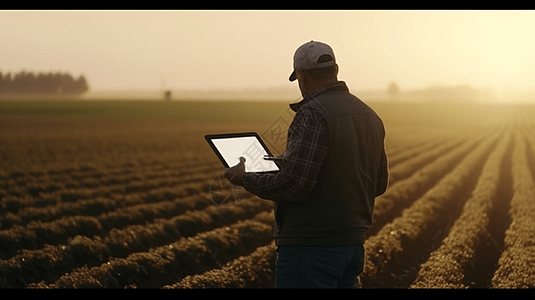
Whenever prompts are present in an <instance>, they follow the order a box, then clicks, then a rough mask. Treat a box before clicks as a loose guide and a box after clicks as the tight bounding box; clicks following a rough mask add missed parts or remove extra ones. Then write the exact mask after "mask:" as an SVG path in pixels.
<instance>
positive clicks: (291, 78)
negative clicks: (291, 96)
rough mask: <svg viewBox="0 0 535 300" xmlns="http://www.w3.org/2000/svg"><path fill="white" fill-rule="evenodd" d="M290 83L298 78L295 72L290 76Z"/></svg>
mask: <svg viewBox="0 0 535 300" xmlns="http://www.w3.org/2000/svg"><path fill="white" fill-rule="evenodd" d="M289 79H290V81H294V80H296V79H297V77H296V76H295V70H294V71H293V72H292V74H290V78H289Z"/></svg>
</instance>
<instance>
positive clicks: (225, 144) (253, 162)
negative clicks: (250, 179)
mask: <svg viewBox="0 0 535 300" xmlns="http://www.w3.org/2000/svg"><path fill="white" fill-rule="evenodd" d="M207 140H208V141H209V142H211V143H212V145H213V147H212V148H215V149H214V150H215V151H216V152H219V153H218V154H219V156H220V159H222V160H224V162H225V163H226V164H227V166H228V167H232V166H234V165H236V164H238V163H239V162H240V156H243V157H245V171H246V172H272V171H280V168H279V167H278V166H277V164H275V163H274V162H273V161H271V160H265V159H264V156H265V155H271V153H270V152H269V150H268V149H267V148H266V147H265V145H263V143H262V142H261V140H260V139H259V137H258V136H256V135H246V136H232V135H229V136H224V135H222V136H220V137H213V136H212V137H210V138H208V136H207ZM227 166H226V167H227Z"/></svg>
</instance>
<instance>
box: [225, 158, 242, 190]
mask: <svg viewBox="0 0 535 300" xmlns="http://www.w3.org/2000/svg"><path fill="white" fill-rule="evenodd" d="M243 174H245V157H240V162H239V163H238V164H237V165H235V166H233V167H230V168H226V169H225V177H227V179H228V181H230V183H232V184H235V185H239V186H241V185H242V181H241V178H242V176H243Z"/></svg>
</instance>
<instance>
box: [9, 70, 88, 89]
mask: <svg viewBox="0 0 535 300" xmlns="http://www.w3.org/2000/svg"><path fill="white" fill-rule="evenodd" d="M87 91H89V86H88V85H87V80H86V79H85V77H84V76H83V75H81V76H80V77H78V78H77V79H74V78H73V77H72V75H70V74H68V73H65V72H56V73H52V72H48V73H46V74H45V73H42V72H40V73H38V74H34V73H32V72H26V71H21V72H18V73H16V74H11V73H7V74H2V72H0V95H15V94H41V95H81V94H83V93H85V92H87Z"/></svg>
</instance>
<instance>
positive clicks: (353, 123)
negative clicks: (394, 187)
mask: <svg viewBox="0 0 535 300" xmlns="http://www.w3.org/2000/svg"><path fill="white" fill-rule="evenodd" d="M337 76H338V65H337V64H336V60H335V56H334V53H333V51H332V49H331V47H330V46H328V45H327V44H324V43H321V42H317V41H311V42H308V43H305V44H304V45H302V46H301V47H299V48H298V49H297V50H296V52H295V55H294V71H293V72H292V74H291V75H290V81H294V80H296V79H297V81H298V84H299V89H300V90H301V94H302V95H303V100H302V101H300V102H299V103H294V104H291V105H290V107H291V108H292V109H293V110H294V111H295V112H296V114H295V117H294V120H293V122H292V124H291V125H290V127H289V129H288V137H287V138H288V140H287V148H286V152H285V153H284V154H283V156H282V162H283V164H284V168H283V169H282V170H281V171H280V172H278V173H276V174H257V173H248V172H245V171H246V170H245V167H244V159H242V160H241V162H240V163H239V164H238V165H236V166H234V167H231V168H227V169H226V170H225V174H226V177H227V178H228V179H229V180H230V181H231V182H232V183H234V184H237V185H242V186H243V187H244V188H245V189H246V190H247V191H249V192H251V193H252V194H255V195H257V196H259V197H261V198H263V199H268V200H272V201H274V205H275V226H274V238H275V241H276V245H277V261H276V274H275V276H276V287H277V288H282V287H289V288H307V287H308V288H354V287H358V275H359V274H360V273H361V272H362V271H363V267H364V247H363V244H364V242H365V239H366V234H367V231H368V229H369V227H370V226H371V222H372V215H373V205H374V200H375V197H377V196H379V195H381V194H383V193H384V192H385V191H386V187H387V179H388V169H387V157H386V152H385V148H384V137H385V130H384V126H383V123H382V121H381V119H380V118H379V117H378V116H377V114H376V113H375V112H374V111H373V110H372V109H371V108H370V107H369V106H367V105H366V104H364V103H363V102H362V101H361V100H359V99H358V98H357V97H355V96H353V95H352V94H350V93H349V90H348V88H347V86H346V84H345V83H344V82H343V81H338V79H337Z"/></svg>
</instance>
